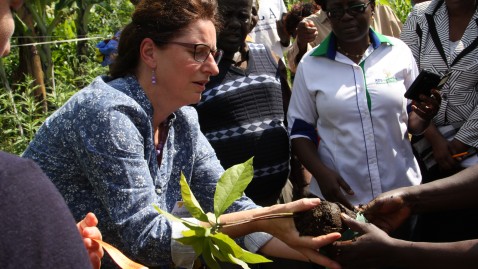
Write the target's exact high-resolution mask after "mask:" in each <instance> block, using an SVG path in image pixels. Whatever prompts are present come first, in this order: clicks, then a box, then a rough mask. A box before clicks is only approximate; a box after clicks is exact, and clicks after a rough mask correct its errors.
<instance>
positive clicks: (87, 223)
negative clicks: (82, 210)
mask: <svg viewBox="0 0 478 269" xmlns="http://www.w3.org/2000/svg"><path fill="white" fill-rule="evenodd" d="M96 225H98V219H97V218H96V216H95V214H93V213H91V212H90V213H88V214H87V215H86V216H85V218H84V219H82V220H81V221H80V222H78V223H77V224H76V227H78V231H79V232H80V234H81V237H83V244H84V245H85V247H86V250H87V251H88V255H89V257H90V261H91V264H92V265H93V268H95V269H99V268H100V267H101V258H103V255H104V251H103V248H102V247H101V246H100V244H98V243H97V242H95V241H94V240H93V239H100V240H101V239H102V236H101V232H100V230H99V229H98V227H96Z"/></svg>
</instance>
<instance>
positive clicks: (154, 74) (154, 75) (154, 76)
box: [151, 69, 156, 85]
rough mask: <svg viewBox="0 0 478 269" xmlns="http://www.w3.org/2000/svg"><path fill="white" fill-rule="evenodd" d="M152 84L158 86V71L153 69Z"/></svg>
mask: <svg viewBox="0 0 478 269" xmlns="http://www.w3.org/2000/svg"><path fill="white" fill-rule="evenodd" d="M151 83H152V84H153V85H156V69H153V70H152V71H151Z"/></svg>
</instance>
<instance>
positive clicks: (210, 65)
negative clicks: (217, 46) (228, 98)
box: [203, 53, 219, 76]
mask: <svg viewBox="0 0 478 269" xmlns="http://www.w3.org/2000/svg"><path fill="white" fill-rule="evenodd" d="M203 66H204V67H205V71H206V72H208V73H210V74H211V76H216V75H217V74H219V67H218V66H217V63H216V60H215V59H214V56H212V54H211V53H210V54H209V56H207V59H206V60H205V61H204V63H203Z"/></svg>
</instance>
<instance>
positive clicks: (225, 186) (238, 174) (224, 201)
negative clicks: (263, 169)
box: [214, 158, 254, 218]
mask: <svg viewBox="0 0 478 269" xmlns="http://www.w3.org/2000/svg"><path fill="white" fill-rule="evenodd" d="M252 159H253V158H250V159H249V160H247V161H246V162H244V163H242V164H237V165H234V166H232V167H230V168H229V169H227V170H226V171H225V172H224V174H223V175H222V176H221V178H220V179H219V181H218V183H217V185H216V192H215V193H214V215H216V218H218V217H219V216H220V215H221V214H222V213H223V212H224V211H226V209H227V208H228V207H229V206H230V205H231V204H232V203H233V202H234V201H235V200H237V199H238V198H240V197H241V196H242V194H243V193H244V190H245V189H246V187H247V185H248V184H249V183H250V182H251V180H252V177H253V176H254V169H253V167H252Z"/></svg>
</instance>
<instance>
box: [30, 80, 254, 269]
mask: <svg viewBox="0 0 478 269" xmlns="http://www.w3.org/2000/svg"><path fill="white" fill-rule="evenodd" d="M152 116H153V107H152V106H151V103H150V101H149V100H148V98H147V96H146V95H145V93H144V90H143V89H142V88H141V86H140V85H139V83H138V82H137V80H136V78H135V77H126V78H119V79H115V80H112V81H108V78H107V77H98V78H96V79H95V80H94V81H93V82H92V83H91V85H89V86H88V87H86V88H85V89H83V90H81V91H79V92H78V93H76V94H75V95H74V96H73V97H72V98H71V99H70V100H69V101H68V102H67V103H65V105H63V106H62V107H61V108H60V109H58V110H57V111H56V112H55V113H54V114H53V115H51V116H50V117H49V118H48V119H47V120H46V121H45V123H44V124H43V125H42V127H41V128H40V129H39V130H38V132H37V134H36V136H35V138H34V140H33V141H32V142H31V143H30V145H29V147H28V148H27V150H26V151H25V153H24V157H27V158H31V159H33V160H35V161H36V162H37V163H38V164H39V165H40V167H41V168H42V169H43V171H44V172H45V173H46V174H47V175H48V176H49V178H50V179H51V180H52V181H53V183H54V184H55V185H56V186H57V188H58V189H59V191H60V193H61V194H62V195H63V196H64V198H65V200H66V202H67V204H68V206H69V207H70V210H71V211H72V212H73V215H74V216H75V218H76V219H77V220H79V219H81V218H83V217H84V216H85V215H86V213H87V212H90V211H92V212H94V213H95V214H96V215H97V216H98V219H99V229H100V230H101V231H102V234H103V239H104V240H105V241H106V242H109V243H111V244H113V245H115V246H116V247H118V248H119V249H120V250H121V251H123V252H124V253H125V254H126V255H127V256H129V257H130V258H133V259H134V260H136V261H138V262H140V263H143V264H144V265H146V266H158V265H167V264H170V263H171V251H174V249H173V250H172V249H171V232H172V231H171V223H170V222H169V221H168V220H167V219H166V218H165V217H163V216H162V215H160V214H159V213H158V212H157V211H156V210H155V209H154V208H153V206H152V205H153V204H156V205H158V206H159V207H160V208H162V209H163V210H166V211H168V212H171V211H172V210H173V207H174V205H175V204H176V202H177V201H180V200H181V194H180V185H179V178H180V173H181V172H183V173H184V175H185V177H186V178H187V179H188V183H189V185H190V187H191V189H192V191H193V193H194V195H195V196H196V198H197V199H198V201H199V203H200V204H201V206H202V208H203V209H204V210H205V211H206V212H213V197H214V191H215V186H216V182H217V180H218V179H219V177H220V175H221V174H222V173H223V172H224V170H223V168H222V167H221V165H220V163H219V161H218V160H217V158H216V155H215V153H214V150H213V149H212V148H211V146H210V144H209V143H208V141H207V139H206V138H205V137H204V135H203V134H202V133H201V132H200V129H199V124H198V119H197V114H196V111H195V109H194V108H191V107H182V108H180V109H179V110H178V111H176V113H174V114H173V115H171V117H170V118H169V122H168V124H169V126H170V128H169V133H168V139H167V141H166V143H165V145H164V149H163V157H162V160H161V166H159V165H158V161H157V157H156V151H155V146H154V139H153V130H154V128H153V125H152ZM256 207H257V206H256V205H255V204H254V203H253V202H252V201H251V200H250V199H249V198H247V197H245V196H244V197H242V198H240V199H238V200H237V201H236V202H235V203H234V204H233V205H232V206H231V208H229V212H231V211H240V210H246V209H252V208H256Z"/></svg>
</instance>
